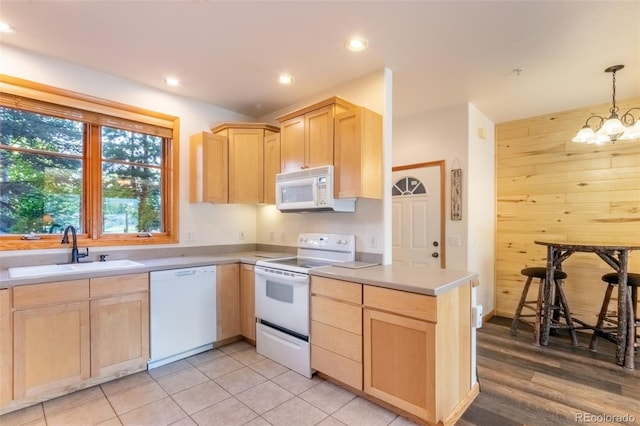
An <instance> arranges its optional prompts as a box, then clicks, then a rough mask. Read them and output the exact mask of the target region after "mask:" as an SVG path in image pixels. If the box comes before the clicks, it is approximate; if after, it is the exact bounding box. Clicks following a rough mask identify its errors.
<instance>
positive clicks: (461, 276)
mask: <svg viewBox="0 0 640 426" xmlns="http://www.w3.org/2000/svg"><path fill="white" fill-rule="evenodd" d="M310 273H311V275H317V276H320V277H325V278H334V279H338V280H345V281H351V282H356V283H360V284H368V285H373V286H377V287H385V288H391V289H394V290H401V291H408V292H411V293H419V294H426V295H428V296H439V295H441V294H444V293H446V292H448V291H450V290H453V289H454V288H456V287H459V286H460V285H463V284H465V283H468V282H469V281H475V280H476V278H477V276H478V274H476V273H475V272H469V271H459V270H454V269H424V268H412V267H407V266H405V265H378V266H371V267H368V268H358V269H351V268H345V267H340V266H325V267H322V268H316V269H312V270H311V272H310Z"/></svg>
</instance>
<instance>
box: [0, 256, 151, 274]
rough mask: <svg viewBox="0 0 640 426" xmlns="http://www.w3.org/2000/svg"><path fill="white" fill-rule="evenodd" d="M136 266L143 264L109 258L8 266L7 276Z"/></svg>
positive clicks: (67, 272)
mask: <svg viewBox="0 0 640 426" xmlns="http://www.w3.org/2000/svg"><path fill="white" fill-rule="evenodd" d="M138 266H144V265H143V264H142V263H138V262H135V261H133V260H129V259H119V260H109V261H106V262H85V263H65V264H61V265H38V266H21V267H17V268H9V277H10V278H29V277H40V276H47V275H60V274H73V273H81V272H93V271H109V270H113V269H122V268H135V267H138Z"/></svg>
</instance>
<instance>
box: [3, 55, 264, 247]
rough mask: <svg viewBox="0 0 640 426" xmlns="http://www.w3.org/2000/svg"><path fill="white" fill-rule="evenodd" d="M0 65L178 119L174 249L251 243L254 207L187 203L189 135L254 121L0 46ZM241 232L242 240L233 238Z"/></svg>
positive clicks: (5, 70)
mask: <svg viewBox="0 0 640 426" xmlns="http://www.w3.org/2000/svg"><path fill="white" fill-rule="evenodd" d="M0 67H1V68H0V72H1V73H3V74H7V75H11V76H14V77H19V78H22V79H26V80H31V81H35V82H38V83H43V84H47V85H50V86H55V87H59V88H62V89H67V90H72V91H75V92H79V93H84V94H88V95H92V96H96V97H99V98H104V99H108V100H112V101H117V102H121V103H125V104H129V105H133V106H136V107H140V108H145V109H148V110H152V111H157V112H161V113H164V114H169V115H173V116H178V117H180V182H181V185H180V198H179V200H180V244H179V245H180V246H187V245H222V244H237V243H241V242H243V243H247V242H249V243H250V242H255V239H256V220H255V216H256V215H255V206H253V205H251V206H248V205H212V204H191V203H189V201H188V195H189V192H188V182H189V150H188V148H189V135H191V134H194V133H197V132H201V131H207V130H209V129H210V128H211V127H212V126H213V125H215V124H217V123H220V122H222V121H255V119H254V118H252V117H248V116H245V115H242V114H238V113H235V112H233V111H229V110H225V109H222V108H219V107H216V106H213V105H209V104H205V103H203V102H199V101H195V100H192V99H189V98H186V97H182V96H179V95H176V94H171V93H168V92H163V91H159V90H156V89H152V88H149V87H147V86H144V85H140V84H136V83H133V82H131V81H128V80H123V79H120V78H117V77H114V76H112V75H108V74H105V73H101V72H97V71H94V70H91V69H88V68H83V67H79V66H76V65H73V64H70V63H66V62H62V61H59V60H55V59H52V58H50V57H46V56H42V55H36V54H33V53H31V52H27V51H24V50H20V49H16V48H12V47H9V46H6V45H0ZM241 230H242V231H243V232H244V233H245V240H244V241H240V238H239V231H241ZM188 233H195V235H196V238H195V239H193V240H191V241H188V240H187V235H188ZM29 252H30V254H35V253H34V252H33V251H29ZM48 252H49V253H51V252H52V251H48Z"/></svg>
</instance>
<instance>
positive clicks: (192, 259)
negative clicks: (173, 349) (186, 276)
mask: <svg viewBox="0 0 640 426" xmlns="http://www.w3.org/2000/svg"><path fill="white" fill-rule="evenodd" d="M290 256H291V254H290V253H276V252H260V251H254V252H235V253H225V254H220V255H213V256H177V257H163V258H157V259H135V258H132V259H130V260H134V261H136V262H138V263H141V264H142V266H139V267H128V268H123V269H111V270H104V271H87V272H74V273H70V274H60V275H51V276H37V277H25V278H11V277H9V270H8V269H2V270H0V289H2V288H8V287H15V286H18V285H27V284H38V283H48V282H56V281H67V280H81V279H87V278H95V277H108V276H114V275H122V274H136V273H141V272H151V271H162V270H165V269H175V268H190V267H196V266H206V265H223V264H225V263H237V262H242V263H248V264H252V265H255V263H256V262H257V261H258V260H260V259H265V258H279V257H290ZM113 260H118V259H109V260H107V262H110V261H113Z"/></svg>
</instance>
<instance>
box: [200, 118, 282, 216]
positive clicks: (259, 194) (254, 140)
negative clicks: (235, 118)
mask: <svg viewBox="0 0 640 426" xmlns="http://www.w3.org/2000/svg"><path fill="white" fill-rule="evenodd" d="M211 131H212V132H213V133H214V134H215V135H218V136H222V137H224V138H226V141H227V144H228V158H227V160H226V161H228V170H229V179H228V187H229V192H228V194H229V196H228V201H229V203H238V204H257V203H263V202H264V139H265V137H267V136H270V135H272V134H274V133H277V132H279V131H280V129H279V128H278V127H276V126H272V125H270V124H265V123H222V124H219V125H218V126H216V127H214V128H213V129H211ZM274 185H275V184H274Z"/></svg>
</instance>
